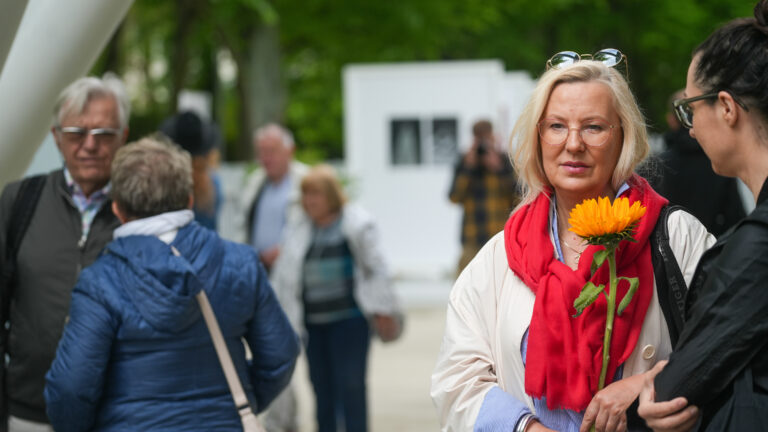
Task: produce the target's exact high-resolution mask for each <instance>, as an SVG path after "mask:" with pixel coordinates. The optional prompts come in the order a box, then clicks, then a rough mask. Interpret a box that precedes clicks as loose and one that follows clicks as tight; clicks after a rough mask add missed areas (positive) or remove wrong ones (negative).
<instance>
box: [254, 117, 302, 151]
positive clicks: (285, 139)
mask: <svg viewBox="0 0 768 432" xmlns="http://www.w3.org/2000/svg"><path fill="white" fill-rule="evenodd" d="M267 136H274V137H277V138H280V142H282V143H283V146H284V147H285V148H287V149H292V148H293V147H294V146H295V145H296V143H295V141H294V140H293V134H292V133H291V131H289V130H288V129H286V128H284V127H282V126H280V125H279V124H277V123H267V124H265V125H264V126H262V127H260V128H258V129H256V130H255V131H254V132H253V139H254V141H255V142H259V141H261V140H262V139H263V138H265V137H267Z"/></svg>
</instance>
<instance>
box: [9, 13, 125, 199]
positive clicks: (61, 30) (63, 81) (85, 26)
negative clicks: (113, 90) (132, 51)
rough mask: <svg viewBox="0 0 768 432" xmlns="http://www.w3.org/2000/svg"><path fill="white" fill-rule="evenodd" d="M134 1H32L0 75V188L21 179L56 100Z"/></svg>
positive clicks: (85, 68) (82, 71) (80, 73)
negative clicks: (0, 137) (1, 134)
mask: <svg viewBox="0 0 768 432" xmlns="http://www.w3.org/2000/svg"><path fill="white" fill-rule="evenodd" d="M131 3H133V0H98V1H93V0H67V1H61V0H30V1H29V4H28V5H27V9H26V12H25V13H24V18H23V19H22V21H21V25H20V26H19V30H18V31H17V33H16V38H15V40H14V42H13V46H12V48H11V52H10V54H9V55H8V59H7V61H6V64H5V67H4V69H3V72H2V75H1V76H0V130H1V131H3V135H4V137H3V139H2V140H0V186H2V185H5V183H7V182H9V181H11V180H14V179H17V178H19V177H20V176H22V175H23V174H24V172H25V170H26V169H27V166H29V163H30V162H31V161H32V157H33V156H34V154H35V152H36V151H37V148H38V147H39V146H40V143H41V142H42V141H43V138H44V137H45V134H46V133H47V132H48V130H49V129H50V127H51V119H52V109H53V105H54V103H55V101H56V97H57V96H58V95H59V93H60V92H61V91H62V90H63V89H64V87H66V86H67V85H68V84H69V83H71V82H72V81H74V80H75V79H77V78H79V77H81V76H83V75H84V74H85V73H87V72H88V70H89V69H90V68H91V66H92V65H93V63H94V62H95V61H96V58H97V57H98V55H99V53H101V51H102V49H103V48H104V45H106V43H107V41H108V40H109V38H110V37H111V36H112V33H113V32H114V31H115V29H116V28H117V25H118V24H119V23H120V21H122V19H123V17H124V16H125V14H126V12H127V11H128V8H129V7H130V6H131Z"/></svg>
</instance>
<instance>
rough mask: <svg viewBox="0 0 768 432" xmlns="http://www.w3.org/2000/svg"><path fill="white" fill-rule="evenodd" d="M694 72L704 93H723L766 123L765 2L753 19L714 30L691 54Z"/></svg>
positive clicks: (767, 17) (767, 52) (767, 11)
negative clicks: (757, 114) (695, 61)
mask: <svg viewBox="0 0 768 432" xmlns="http://www.w3.org/2000/svg"><path fill="white" fill-rule="evenodd" d="M693 54H694V57H695V56H698V59H699V63H698V65H697V66H696V71H695V73H694V77H695V81H696V84H697V85H698V86H699V87H700V88H701V89H702V91H703V92H704V93H711V92H717V91H727V92H728V93H730V94H731V95H732V96H733V97H734V98H736V99H737V100H740V101H742V102H743V103H745V104H746V105H747V106H748V107H754V108H757V110H759V112H760V113H761V114H762V116H763V119H765V120H768V0H761V1H759V2H758V3H757V5H755V16H754V18H738V19H735V20H732V21H730V22H728V23H727V24H725V25H724V26H722V27H720V28H719V29H717V30H715V32H714V33H712V34H711V35H710V36H709V37H708V38H707V40H705V41H704V42H703V43H702V44H701V45H699V46H698V47H697V48H696V50H694V52H693Z"/></svg>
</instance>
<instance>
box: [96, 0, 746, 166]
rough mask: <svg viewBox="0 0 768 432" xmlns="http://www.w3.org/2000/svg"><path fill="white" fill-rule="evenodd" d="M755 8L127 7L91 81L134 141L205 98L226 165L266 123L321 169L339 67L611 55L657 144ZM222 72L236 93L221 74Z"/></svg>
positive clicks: (529, 0) (195, 3) (256, 3)
mask: <svg viewBox="0 0 768 432" xmlns="http://www.w3.org/2000/svg"><path fill="white" fill-rule="evenodd" d="M751 3H752V2H744V1H743V0H676V1H675V2H669V1H666V0H483V1H478V0H469V1H467V0H463V1H460V0H411V1H403V2H359V1H352V0H175V1H167V2H155V1H151V0H136V2H135V4H134V6H133V7H132V9H131V11H130V12H129V14H128V16H127V17H126V19H125V21H124V23H123V24H122V26H121V29H120V31H119V32H118V33H117V34H116V36H115V37H114V38H113V41H112V42H111V43H110V44H109V46H108V47H107V49H106V50H105V53H104V54H103V56H102V58H101V59H100V62H99V63H98V64H97V65H96V67H95V72H96V73H99V72H101V71H104V70H106V69H113V70H115V71H116V72H118V73H119V74H121V75H123V76H124V77H125V78H126V80H127V81H128V82H129V83H131V85H132V87H133V88H134V89H137V90H136V91H135V92H134V94H133V101H134V116H133V118H132V130H133V133H132V135H133V136H139V135H142V134H144V133H147V132H149V131H151V130H154V129H155V128H156V127H157V125H158V124H159V122H160V121H161V120H162V118H163V117H165V116H167V115H170V113H172V112H173V111H174V110H175V108H176V106H175V100H176V95H177V94H178V91H179V90H180V89H182V88H192V89H199V90H205V91H208V92H210V93H211V94H212V95H213V100H214V107H215V109H214V117H215V119H216V121H217V122H219V123H220V125H221V126H222V127H223V129H224V131H225V137H226V141H227V148H226V151H225V154H226V156H227V157H228V158H230V159H245V158H248V157H249V155H250V151H249V148H250V146H249V141H250V130H251V129H252V128H253V127H254V126H257V124H255V123H257V122H258V123H261V122H263V121H265V120H275V121H280V122H283V123H285V124H286V125H287V126H288V127H289V128H291V129H292V130H294V132H295V134H296V137H297V142H298V146H299V151H300V152H303V153H304V154H305V155H306V156H308V157H310V158H314V159H323V158H339V157H343V146H342V139H343V127H342V122H343V104H342V87H341V85H342V83H341V72H342V69H343V67H344V66H345V65H347V64H350V63H378V62H408V61H430V60H458V59H489V58H497V59H500V60H502V61H503V62H504V63H505V65H506V68H507V69H508V70H525V71H528V72H529V73H530V74H531V75H532V76H534V77H537V76H539V75H540V74H541V73H542V72H543V71H544V63H545V61H546V59H547V58H549V57H550V56H551V55H552V54H553V53H555V52H558V51H563V50H573V51H577V52H582V53H589V52H594V51H597V50H599V49H601V48H606V47H612V48H618V49H620V50H621V51H622V52H624V53H625V54H626V55H627V57H628V59H629V78H630V84H631V86H632V88H633V90H634V92H635V95H636V97H637V98H638V100H639V102H640V105H641V106H642V107H643V109H644V112H645V114H646V116H647V118H648V121H649V127H651V129H653V130H656V131H661V130H663V129H664V127H665V125H664V120H663V119H664V114H665V111H666V106H665V105H666V101H667V98H668V97H669V95H670V94H671V93H672V92H673V91H675V90H676V89H678V88H681V87H683V86H684V83H685V73H686V69H687V67H688V63H689V61H690V54H691V51H692V50H693V49H694V48H695V47H696V45H697V44H698V43H700V42H701V41H703V40H704V38H705V37H706V36H707V35H708V34H709V33H710V32H711V31H712V30H714V29H715V28H716V27H717V26H718V25H720V24H722V23H723V22H725V21H727V20H729V19H731V18H735V17H738V16H749V15H751V13H752V7H753V6H754V5H753V4H751ZM265 30H267V31H266V32H265ZM269 31H271V32H274V33H276V34H277V36H278V37H277V38H275V42H274V43H273V45H275V46H274V47H273V48H272V49H271V51H272V54H269V52H270V46H269V44H267V49H266V50H265V49H264V48H263V47H262V48H259V47H258V44H259V42H260V41H262V39H263V38H264V37H266V36H262V35H264V34H267V35H268V34H269ZM275 50H277V51H276V52H275ZM265 52H266V53H267V54H265ZM227 59H231V61H229V63H228V60H227ZM227 64H234V66H235V68H234V69H235V70H236V71H237V73H236V78H235V79H234V80H232V79H227V77H226V76H224V75H226V74H223V73H222V68H224V69H226V65H227ZM275 77H277V78H275ZM265 92H266V93H265ZM403 97H407V95H403ZM280 98H284V100H285V103H282V102H281V101H280V100H279V99H280Z"/></svg>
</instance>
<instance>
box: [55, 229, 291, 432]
mask: <svg viewBox="0 0 768 432" xmlns="http://www.w3.org/2000/svg"><path fill="white" fill-rule="evenodd" d="M172 245H173V246H175V247H176V248H177V249H178V250H179V252H180V253H181V255H182V257H176V256H174V255H173V254H172V252H171V248H170V246H169V245H167V244H165V243H163V242H162V241H161V240H159V239H158V238H156V237H153V236H139V235H132V236H127V237H122V238H118V239H116V240H114V241H113V242H112V243H110V244H109V245H108V246H107V248H106V249H105V252H104V254H103V255H102V256H101V257H100V258H99V259H98V260H97V261H96V262H95V263H94V264H93V265H92V266H91V267H89V268H87V269H86V270H85V271H83V274H82V276H81V277H80V280H79V281H78V282H77V285H76V286H75V289H74V291H73V293H72V306H71V310H70V319H69V322H68V323H67V326H66V327H65V329H64V334H63V335H62V339H61V344H60V345H59V349H58V351H57V352H56V359H55V360H54V362H53V365H52V366H51V370H50V371H49V372H48V375H47V376H46V380H47V386H46V389H45V397H46V402H47V404H48V415H49V417H50V419H51V424H52V425H53V427H54V429H55V430H56V431H59V432H66V431H85V430H99V431H116V430H135V431H149V430H174V431H175V430H184V431H241V430H242V426H241V423H240V418H239V416H238V413H237V410H236V409H235V405H234V402H233V400H232V395H231V394H230V391H229V388H228V387H227V382H226V379H225V377H224V373H223V371H222V369H221V365H220V363H219V360H218V358H217V356H216V351H215V349H214V346H213V341H212V340H211V337H210V334H209V333H208V328H207V327H206V325H205V321H204V320H203V318H202V315H201V313H200V309H199V306H198V304H197V302H196V299H195V294H197V293H198V292H199V291H200V290H201V289H202V290H205V292H206V294H207V295H208V298H209V300H210V303H211V306H212V308H213V310H214V312H215V314H216V318H217V320H218V322H219V325H220V327H221V331H222V334H223V335H224V338H225V340H226V342H227V346H228V348H229V351H230V353H231V356H232V360H233V362H234V364H235V367H236V368H237V371H238V375H239V376H240V380H241V382H242V384H243V388H244V389H245V392H246V394H247V395H248V397H249V399H250V400H251V401H252V403H254V404H255V406H256V407H257V410H259V411H260V410H263V409H264V408H266V406H267V405H268V404H269V403H270V402H271V401H272V399H273V398H274V397H275V396H276V395H277V394H278V393H279V392H280V391H281V390H282V389H283V388H284V387H285V386H286V385H287V384H288V381H289V380H290V377H291V374H292V373H293V368H294V365H295V362H296V357H297V355H298V352H299V344H298V337H297V336H296V334H295V333H294V332H293V330H292V328H291V326H290V323H289V322H288V318H287V317H286V316H285V314H284V313H283V310H282V309H281V308H280V306H279V304H278V302H277V299H276V298H275V294H274V292H273V291H272V288H271V286H270V285H269V282H268V280H267V276H266V273H265V272H264V269H263V267H262V266H261V265H260V264H259V263H258V259H257V257H256V254H255V252H254V251H253V249H252V248H251V247H249V246H246V245H241V244H236V243H232V242H228V241H225V240H222V239H221V238H219V237H218V236H217V235H216V234H215V233H214V232H213V231H210V230H208V229H205V228H203V227H201V226H200V225H198V224H197V223H195V222H192V223H190V224H188V225H186V226H185V227H183V228H181V229H180V230H179V231H178V234H177V236H176V238H175V239H174V241H173V242H172ZM243 338H244V340H245V342H247V344H248V346H249V348H250V350H251V352H252V353H253V361H252V362H251V364H247V363H246V359H245V347H244V344H243Z"/></svg>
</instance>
